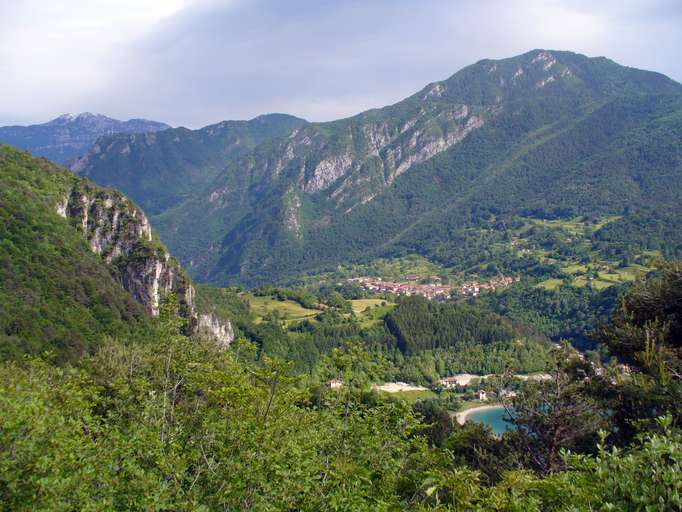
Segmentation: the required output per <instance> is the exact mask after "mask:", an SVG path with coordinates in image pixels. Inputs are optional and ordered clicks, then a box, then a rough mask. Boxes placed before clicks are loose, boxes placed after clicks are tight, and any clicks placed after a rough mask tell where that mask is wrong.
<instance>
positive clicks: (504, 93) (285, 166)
mask: <svg viewBox="0 0 682 512" xmlns="http://www.w3.org/2000/svg"><path fill="white" fill-rule="evenodd" d="M680 134H682V85H680V84H677V83H676V82H674V81H672V80H670V79H668V78H666V77H665V76H663V75H660V74H658V73H652V72H647V71H641V70H636V69H632V68H626V67H623V66H620V65H618V64H616V63H614V62H612V61H610V60H608V59H605V58H588V57H585V56H583V55H577V54H574V53H570V52H559V51H547V50H534V51H531V52H528V53H526V54H523V55H520V56H517V57H513V58H510V59H503V60H498V61H493V60H483V61H480V62H478V63H476V64H473V65H472V66H469V67H467V68H464V69H463V70H461V71H459V72H458V73H456V74H455V75H453V76H452V77H450V78H449V79H447V80H445V81H442V82H436V83H433V84H430V85H429V86H427V87H426V88H424V89H423V90H422V91H420V92H419V93H417V94H415V95H413V96H411V97H410V98H407V99H406V100H404V101H402V102H399V103H397V104H395V105H391V106H388V107H384V108H382V109H376V110H370V111H367V112H364V113H362V114H359V115H357V116H355V117H352V118H349V119H344V120H340V121H333V122H329V123H307V124H301V125H300V126H298V127H296V128H295V129H293V131H290V133H288V134H286V135H283V136H281V137H279V138H277V137H273V138H269V139H267V140H263V141H262V142H261V143H260V144H257V145H255V146H254V147H253V148H252V149H251V150H250V151H247V152H244V153H240V154H235V153H231V154H230V156H229V157H228V158H225V156H224V154H223V156H221V157H220V158H222V161H223V163H224V167H223V168H222V169H221V170H220V171H217V167H214V168H213V170H212V171H211V172H209V173H206V174H204V175H202V176H201V177H200V178H198V179H196V180H195V179H191V178H190V179H185V178H184V176H185V175H186V174H187V173H186V172H185V171H183V170H182V169H183V166H177V165H176V164H175V163H168V162H164V160H163V158H161V156H159V155H158V154H157V153H158V147H156V146H154V145H153V144H152V148H151V149H149V150H146V151H144V152H143V153H142V156H137V157H136V160H135V161H136V162H140V164H139V165H137V164H136V165H131V164H130V162H132V160H131V159H132V157H128V156H126V155H125V154H124V155H123V157H120V156H116V159H117V160H120V159H121V158H123V159H128V160H129V162H128V163H127V164H126V165H129V166H130V167H131V168H134V169H135V172H136V173H137V174H138V175H139V178H138V180H139V181H141V180H144V179H146V177H147V176H153V175H155V173H157V170H158V172H159V173H160V175H164V176H165V175H168V176H173V175H176V174H177V176H180V177H181V179H182V180H185V181H186V183H188V184H192V190H191V191H189V193H187V192H188V190H187V189H183V188H182V187H181V186H178V187H173V185H172V182H171V187H170V188H171V189H175V191H177V190H182V192H181V193H176V192H175V191H174V190H171V191H170V192H168V193H167V197H165V198H164V199H163V200H162V199H159V198H158V197H157V196H158V195H161V194H166V193H165V192H153V193H149V187H147V188H144V187H138V186H137V185H136V183H134V182H125V181H120V182H119V183H112V182H107V183H108V184H111V185H113V186H117V187H120V188H121V189H122V190H123V191H124V192H126V193H128V194H130V195H131V197H132V198H133V199H135V200H137V201H139V202H140V203H141V204H142V205H143V207H144V205H145V203H144V201H149V202H150V204H154V209H153V211H152V212H151V213H152V223H153V224H154V225H155V227H157V228H158V229H159V232H160V234H161V236H162V238H163V239H164V241H165V242H166V243H168V244H169V246H170V247H171V248H172V249H173V250H174V253H176V254H177V255H178V257H179V258H180V259H181V261H182V262H183V263H184V264H185V265H186V266H187V268H188V270H189V271H190V272H191V273H192V274H193V275H194V276H195V277H197V278H198V279H200V280H203V281H209V282H214V283H219V284H224V283H225V282H228V281H235V280H236V281H241V282H246V283H255V282H268V281H272V280H281V279H283V278H286V277H289V276H292V275H296V274H297V273H302V272H315V271H318V270H321V269H326V268H333V266H334V265H336V264H338V263H341V262H347V261H362V260H367V259H371V258H374V257H378V256H395V255H399V254H414V253H417V254H421V255H424V256H426V257H427V258H429V259H431V260H433V261H437V262H438V263H441V264H443V265H447V266H451V267H454V268H457V269H459V270H464V269H466V268H467V266H468V265H470V264H471V261H472V258H476V254H477V253H480V252H481V251H482V247H480V246H479V245H480V244H477V243H476V241H477V236H473V235H476V234H477V233H478V232H480V231H482V230H483V231H485V232H486V233H493V232H494V231H495V230H496V229H497V230H498V231H499V227H496V226H504V225H505V224H506V223H508V222H509V221H510V220H511V219H512V218H513V217H514V216H515V215H519V214H526V215H536V216H540V217H543V216H548V215H549V216H552V215H587V216H600V215H621V214H622V213H623V211H624V207H628V213H629V214H632V215H637V216H639V217H642V216H643V217H644V218H645V221H644V223H643V226H642V225H641V224H642V223H640V224H637V223H635V222H632V220H631V219H630V218H629V217H628V216H627V215H625V216H623V218H621V219H619V220H618V221H616V224H618V226H619V227H616V228H611V229H612V230H615V231H616V232H618V230H619V229H620V231H622V232H624V234H623V236H630V237H635V238H637V237H640V236H642V234H643V233H644V232H646V229H647V228H646V224H647V223H651V222H658V223H659V224H663V225H666V226H667V225H669V224H670V222H671V219H674V218H675V216H676V215H677V213H678V211H679V205H680V204H681V203H682V197H681V194H682V168H681V167H680V161H682V147H681V146H682V145H681V144H680V142H679V141H680ZM101 150H102V147H101V145H100V144H98V145H97V146H96V147H95V148H94V152H93V153H94V154H93V153H91V155H90V156H88V157H87V159H86V160H85V161H83V165H82V166H81V167H79V170H80V172H82V173H84V174H86V175H89V176H91V177H93V179H95V180H96V181H99V180H106V178H105V176H107V175H108V173H110V172H113V171H112V169H113V168H114V166H112V167H111V168H109V167H108V166H107V161H108V159H109V158H113V156H111V155H113V153H117V155H121V154H122V153H125V152H123V151H122V150H121V148H120V147H118V146H113V147H112V149H111V150H110V151H108V152H105V153H101ZM98 162H100V163H98ZM121 165H123V164H121ZM195 169H196V168H195ZM183 173H184V174H183ZM200 184H205V186H203V187H201V186H197V185H200ZM173 194H175V196H174V199H173ZM179 198H182V201H180V202H179V204H177V203H176V200H177V199H179ZM166 199H167V200H166ZM171 199H172V200H171ZM639 217H638V218H639ZM502 230H504V228H502ZM495 241H496V240H493V242H495ZM488 242H489V241H487V242H486V244H488ZM671 242H673V245H677V241H674V240H673V241H671ZM488 245H489V244H488ZM501 270H505V269H501Z"/></svg>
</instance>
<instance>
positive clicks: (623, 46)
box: [0, 0, 682, 128]
mask: <svg viewBox="0 0 682 512" xmlns="http://www.w3.org/2000/svg"><path fill="white" fill-rule="evenodd" d="M681 27H682V1H680V0H642V1H638V0H600V1H599V2H595V1H594V0H589V1H587V0H572V1H569V0H543V1H540V0H498V1H492V0H337V1H332V0H59V1H58V2H56V1H54V0H0V125H8V124H31V123H41V122H45V121H48V120H50V119H52V118H54V117H57V116H58V115H60V114H63V113H67V112H72V113H78V112H84V111H89V112H96V113H101V114H105V115H108V116H111V117H115V118H118V119H128V118H132V117H144V118H148V119H154V120H157V121H163V122H166V123H168V124H171V125H173V126H187V127H190V128H198V127H201V126H205V125H207V124H211V123H215V122H218V121H221V120H225V119H250V118H252V117H255V116H257V115H259V114H264V113H269V112H284V113H289V114H293V115H298V116H300V117H303V118H305V119H308V120H310V121H326V120H331V119H338V118H341V117H347V116H350V115H353V114H356V113H358V112H361V111H363V110H366V109H368V108H374V107H381V106H384V105H387V104H391V103H395V102H397V101H399V100H401V99H402V98H404V97H406V96H409V95H410V94H412V93H414V92H416V91H418V90H420V89H421V88H422V87H424V86H425V85H426V84H428V83H430V82H433V81H436V80H442V79H445V78H447V77H449V76H450V75H452V74H453V73H455V72H456V71H457V70H459V69H461V68H462V67H464V66H467V65H469V64H472V63H474V62H476V61H478V60H480V59H484V58H493V59H494V58H504V57H511V56H514V55H517V54H521V53H525V52H526V51H529V50H532V49H536V48H546V49H555V50H571V51H576V52H579V53H584V54H586V55H589V56H606V57H609V58H611V59H613V60H615V61H616V62H619V63H621V64H625V65H628V66H633V67H638V68H643V69H649V70H654V71H659V72H661V73H664V74H666V75H668V76H670V77H671V78H673V79H675V80H677V81H680V82H682V58H680V57H682V55H681V54H682V51H681V49H682V30H681Z"/></svg>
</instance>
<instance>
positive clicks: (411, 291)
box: [348, 275, 521, 300]
mask: <svg viewBox="0 0 682 512" xmlns="http://www.w3.org/2000/svg"><path fill="white" fill-rule="evenodd" d="M420 279H421V278H420V277H419V276H406V277H405V282H395V281H384V280H383V279H382V278H380V277H354V278H351V279H349V280H348V281H349V282H353V283H357V284H359V285H361V286H363V287H364V288H365V289H367V290H369V291H371V292H374V293H392V294H395V295H406V296H408V297H409V296H414V295H420V296H422V297H424V298H426V299H428V300H447V299H449V298H450V297H452V296H453V294H457V295H460V296H464V297H476V296H477V295H478V294H479V293H480V292H481V291H482V290H489V291H494V290H496V289H497V288H504V287H506V286H509V285H510V284H512V283H514V282H518V281H520V280H521V278H520V277H519V276H516V277H509V276H502V275H500V276H497V277H494V278H492V279H490V280H488V281H485V282H479V281H473V280H472V281H466V282H464V283H462V284H461V285H457V286H450V285H445V284H441V283H440V278H439V277H437V276H432V277H431V278H430V280H431V281H433V282H432V283H427V284H421V283H420V282H419V281H420Z"/></svg>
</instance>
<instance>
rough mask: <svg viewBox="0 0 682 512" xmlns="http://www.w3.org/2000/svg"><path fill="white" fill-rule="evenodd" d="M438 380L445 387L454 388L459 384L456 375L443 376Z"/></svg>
mask: <svg viewBox="0 0 682 512" xmlns="http://www.w3.org/2000/svg"><path fill="white" fill-rule="evenodd" d="M438 382H439V384H440V385H441V386H443V387H444V388H445V389H452V388H455V387H457V385H458V384H459V382H458V379H457V377H445V378H443V379H440V380H439V381H438Z"/></svg>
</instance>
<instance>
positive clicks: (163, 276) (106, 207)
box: [56, 180, 234, 347]
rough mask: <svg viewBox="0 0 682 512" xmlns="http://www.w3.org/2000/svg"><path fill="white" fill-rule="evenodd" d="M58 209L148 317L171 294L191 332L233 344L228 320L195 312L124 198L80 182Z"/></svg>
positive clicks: (180, 278) (163, 253)
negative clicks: (174, 296) (143, 308)
mask: <svg viewBox="0 0 682 512" xmlns="http://www.w3.org/2000/svg"><path fill="white" fill-rule="evenodd" d="M56 210H57V213H58V214H59V215H61V216H62V217H64V218H66V219H69V220H70V221H71V222H72V223H73V224H74V226H75V227H76V228H78V229H79V230H80V231H81V232H82V233H83V236H84V238H85V239H86V240H87V241H88V244H89V245H90V249H91V250H92V251H93V252H95V253H96V254H99V255H100V256H101V257H102V259H103V260H104V261H105V262H106V263H107V264H108V265H110V267H111V268H112V269H114V271H115V274H116V276H117V278H118V279H119V281H120V283H121V285H122V286H123V287H124V288H125V289H126V290H127V291H128V292H129V293H131V294H132V295H133V297H135V299H136V300H137V301H138V302H139V303H140V304H142V305H143V306H144V307H145V309H146V310H147V312H148V313H149V314H150V315H153V316H157V315H158V314H159V306H160V304H161V301H162V299H163V297H164V295H166V294H168V293H171V292H173V293H175V294H176V296H177V298H178V310H179V311H178V312H179V314H180V315H181V316H183V317H184V318H186V319H187V321H188V330H189V331H190V332H192V333H201V334H203V335H206V336H209V337H212V338H214V339H215V340H216V342H217V343H219V344H220V345H221V346H223V347H227V346H228V345H229V344H230V343H231V342H232V340H233V339H234V331H233V329H232V325H231V324H230V322H229V320H224V319H219V318H217V317H215V316H214V315H213V314H210V313H208V314H203V313H199V312H198V311H197V309H196V305H195V289H194V286H192V283H191V281H190V279H189V278H188V277H187V276H186V275H185V273H184V272H183V270H182V268H181V267H180V265H179V264H178V263H177V262H176V261H175V260H174V259H173V258H172V257H171V256H170V254H169V253H168V251H167V250H166V249H165V247H164V246H163V245H162V244H161V243H160V242H159V241H158V239H156V238H155V236H154V234H153V233H152V229H151V226H150V225H149V221H148V220H147V217H146V216H145V214H144V213H143V212H142V210H140V209H139V208H137V207H136V206H135V205H134V204H133V203H132V202H131V201H130V200H129V199H127V198H126V197H125V196H124V195H123V194H121V193H119V192H116V191H113V190H108V189H101V188H99V187H95V186H93V185H91V184H89V183H88V182H86V181H84V180H78V181H76V182H75V183H74V185H73V187H72V188H71V190H70V191H69V193H68V194H67V195H66V196H65V197H64V198H63V200H62V201H61V202H59V203H58V204H57V205H56Z"/></svg>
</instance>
